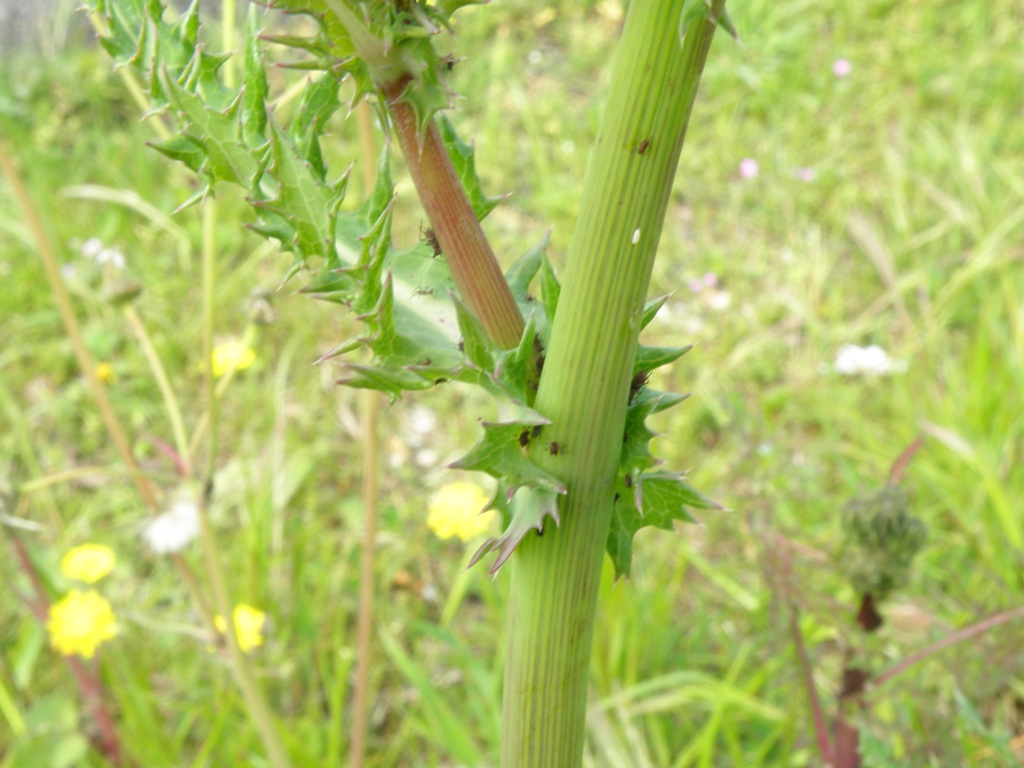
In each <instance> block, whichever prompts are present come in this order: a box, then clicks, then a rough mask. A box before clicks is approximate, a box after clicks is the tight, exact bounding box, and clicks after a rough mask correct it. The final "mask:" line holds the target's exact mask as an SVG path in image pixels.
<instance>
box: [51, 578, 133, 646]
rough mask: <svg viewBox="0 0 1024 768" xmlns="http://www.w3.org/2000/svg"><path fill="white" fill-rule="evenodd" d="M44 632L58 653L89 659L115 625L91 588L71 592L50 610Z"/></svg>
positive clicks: (111, 611) (104, 600) (103, 601)
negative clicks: (47, 634) (84, 590)
mask: <svg viewBox="0 0 1024 768" xmlns="http://www.w3.org/2000/svg"><path fill="white" fill-rule="evenodd" d="M46 631H47V632H49V634H50V646H51V647H52V648H53V649H54V650H55V651H57V652H58V653H60V654H62V655H64V656H74V655H76V654H77V655H78V656H84V657H85V658H87V659H91V658H92V657H93V656H95V655H96V648H97V646H99V644H100V643H102V642H105V641H106V640H110V639H111V638H112V637H114V636H115V635H116V634H117V622H116V621H115V620H114V609H113V608H111V606H110V603H109V602H108V601H107V598H105V597H103V595H101V594H100V593H99V592H97V591H96V590H95V589H90V590H89V591H88V592H82V591H81V590H79V589H72V590H71V591H70V592H68V593H67V594H66V595H64V597H63V598H62V599H61V600H60V602H58V603H56V604H54V606H53V607H52V608H50V618H49V619H48V620H47V622H46Z"/></svg>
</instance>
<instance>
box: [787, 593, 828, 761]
mask: <svg viewBox="0 0 1024 768" xmlns="http://www.w3.org/2000/svg"><path fill="white" fill-rule="evenodd" d="M789 631H790V633H792V635H793V642H794V643H795V644H796V654H797V657H798V658H799V659H800V671H801V672H802V673H803V677H804V687H805V688H806V689H807V698H809V699H810V701H811V713H812V714H813V716H814V733H815V736H816V737H817V739H818V752H820V753H821V762H822V763H823V764H825V765H831V764H832V745H831V744H830V743H829V738H828V726H826V725H825V712H824V710H823V709H822V707H821V699H820V698H819V697H818V687H817V686H816V685H815V684H814V672H813V670H812V668H811V660H810V658H809V657H808V656H807V647H806V646H805V645H804V636H803V633H802V632H801V631H800V624H799V622H798V621H797V616H796V607H795V606H794V605H792V604H790V606H789Z"/></svg>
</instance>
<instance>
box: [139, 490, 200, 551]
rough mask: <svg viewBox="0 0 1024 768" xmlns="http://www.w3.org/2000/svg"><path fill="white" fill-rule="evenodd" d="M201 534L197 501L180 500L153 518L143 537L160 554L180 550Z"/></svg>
mask: <svg viewBox="0 0 1024 768" xmlns="http://www.w3.org/2000/svg"><path fill="white" fill-rule="evenodd" d="M198 534H199V509H198V507H196V505H195V503H194V502H192V501H188V500H179V501H176V502H175V503H174V505H173V506H172V507H171V508H170V509H169V510H167V511H166V512H164V513H163V514H162V515H157V516H156V517H155V518H153V519H152V520H151V521H150V522H149V523H148V524H147V525H146V527H145V529H144V530H143V531H142V538H144V539H145V540H146V543H147V544H149V548H150V549H152V550H153V551H154V552H155V553H156V554H158V555H165V554H168V553H172V552H180V551H181V550H183V549H184V548H185V545H186V544H188V543H189V542H190V541H192V539H194V538H195V537H196V536H197V535H198Z"/></svg>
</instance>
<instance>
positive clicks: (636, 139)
mask: <svg viewBox="0 0 1024 768" xmlns="http://www.w3.org/2000/svg"><path fill="white" fill-rule="evenodd" d="M683 5H684V2H683V0H672V1H671V2H667V1H666V0H633V2H631V3H630V5H629V10H628V15H627V18H626V24H625V28H624V30H623V36H622V42H621V44H620V48H619V52H618V55H617V56H616V61H615V65H614V69H613V73H612V84H611V89H610V93H609V97H608V105H607V107H606V108H605V117H604V121H603V124H602V128H601V132H600V135H599V137H598V140H597V145H596V147H595V148H594V153H593V156H592V158H591V161H590V165H589V167H588V169H587V176H586V180H585V184H584V192H583V198H582V200H581V202H580V212H581V213H580V218H579V220H578V222H577V225H576V230H575V232H574V234H573V238H572V242H571V243H570V246H569V256H568V261H567V266H566V270H565V276H564V281H563V288H562V292H561V297H560V300H559V306H558V313H557V315H556V316H555V320H554V324H553V328H552V333H551V341H550V344H549V347H548V354H547V362H546V364H545V367H544V374H543V376H542V378H541V382H540V387H539V390H538V393H537V400H536V408H537V410H538V411H540V412H541V413H543V414H544V415H545V416H547V417H548V418H549V419H551V421H552V423H551V424H550V425H549V426H547V427H545V428H544V433H543V434H544V440H543V443H544V446H541V445H535V446H534V447H533V448H532V450H533V451H534V453H535V460H536V461H537V462H538V463H540V464H542V465H543V466H545V468H547V469H549V470H550V471H552V472H554V473H556V474H557V475H558V476H559V477H560V478H561V479H562V480H563V481H564V482H565V484H566V486H567V488H568V494H567V495H566V496H564V497H563V498H562V499H561V500H560V502H559V512H560V516H561V524H560V525H559V527H558V528H557V529H556V528H554V527H553V526H549V528H548V529H546V530H545V533H544V535H543V536H531V537H527V538H526V539H525V540H524V541H523V542H522V544H520V546H519V548H518V549H517V550H516V552H515V554H514V555H513V558H512V561H513V562H512V585H511V590H512V591H511V599H510V605H509V613H510V618H509V631H508V633H507V653H506V659H507V662H506V669H505V689H504V716H503V721H504V722H503V734H502V755H501V765H502V766H503V768H572V767H573V766H579V765H580V764H581V760H582V754H583V743H584V735H585V719H586V699H587V683H588V671H589V666H590V649H591V640H592V636H593V630H594V619H595V611H596V605H597V593H598V587H599V583H600V575H601V567H602V564H603V560H604V549H605V542H606V539H607V536H608V527H609V522H610V518H611V510H612V503H613V493H614V490H613V482H614V478H615V474H616V472H617V468H618V462H619V456H620V453H621V450H622V434H623V429H624V427H625V416H626V405H627V400H628V394H629V384H630V379H631V377H632V365H633V359H634V356H635V352H636V346H637V338H638V335H639V332H640V319H641V317H642V311H643V306H644V301H645V298H646V294H647V288H648V283H649V281H650V275H651V270H652V267H653V264H654V256H655V251H656V248H657V244H658V240H659V238H660V236H661V228H662V223H663V220H664V217H665V211H666V208H667V205H668V200H669V195H670V192H671V188H672V181H673V178H674V176H675V172H676V166H677V163H678V159H679V153H680V150H681V149H682V144H683V138H684V135H685V131H686V125H687V122H688V120H689V115H690V110H691V108H692V105H693V101H694V99H695V97H696V93H697V87H698V85H699V82H700V75H701V72H702V70H703V66H704V61H705V60H706V58H707V54H708V50H709V48H710V46H711V40H712V38H713V35H714V31H715V27H714V25H713V24H712V23H710V22H709V21H706V20H704V19H697V20H694V21H693V22H691V23H690V25H689V29H688V31H687V33H686V37H685V40H684V42H683V44H682V45H681V44H680V40H679V36H678V29H679V19H680V14H681V13H682V8H683ZM722 5H723V0H715V3H714V8H713V11H712V12H713V13H715V14H717V13H720V12H721V8H722ZM536 442H537V441H535V443H536ZM551 442H558V443H559V446H560V448H559V450H558V451H557V455H551V453H550V452H549V450H547V446H548V445H549V444H550V443H551Z"/></svg>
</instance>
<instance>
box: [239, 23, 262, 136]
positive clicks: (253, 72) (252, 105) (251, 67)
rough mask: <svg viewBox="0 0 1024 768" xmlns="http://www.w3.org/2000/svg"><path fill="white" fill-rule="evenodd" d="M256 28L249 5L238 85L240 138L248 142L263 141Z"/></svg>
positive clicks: (257, 28)
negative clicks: (241, 69)
mask: <svg viewBox="0 0 1024 768" xmlns="http://www.w3.org/2000/svg"><path fill="white" fill-rule="evenodd" d="M259 31H260V28H259V19H258V17H257V15H256V6H255V5H250V6H249V11H248V15H247V17H246V40H245V67H244V78H243V82H244V84H245V85H244V87H243V89H242V138H243V139H244V140H245V142H246V144H248V145H249V146H259V145H261V144H263V143H264V142H265V141H266V136H265V134H264V131H265V130H266V127H267V74H266V72H265V71H264V69H263V51H262V49H261V48H260V46H259Z"/></svg>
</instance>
